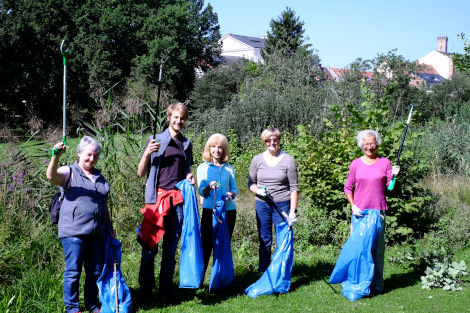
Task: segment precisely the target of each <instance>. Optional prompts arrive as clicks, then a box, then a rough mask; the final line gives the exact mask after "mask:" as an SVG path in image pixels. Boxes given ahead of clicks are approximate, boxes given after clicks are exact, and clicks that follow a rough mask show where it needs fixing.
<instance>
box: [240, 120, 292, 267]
mask: <svg viewBox="0 0 470 313" xmlns="http://www.w3.org/2000/svg"><path fill="white" fill-rule="evenodd" d="M281 137H282V134H281V132H280V131H279V130H278V129H276V128H268V129H265V130H264V131H263V133H262V134H261V141H262V142H263V143H264V145H265V147H266V151H265V152H263V153H260V154H258V155H256V156H255V157H254V158H253V160H252V161H251V165H250V174H249V179H248V188H250V190H251V192H253V193H254V194H255V195H256V199H255V200H256V201H255V209H256V223H257V226H258V238H259V242H260V245H259V267H258V273H259V274H260V275H261V274H262V273H264V271H266V269H267V268H268V266H269V263H270V262H271V243H272V226H273V224H274V225H277V224H279V223H282V222H283V221H284V219H283V218H282V216H281V215H280V214H279V213H278V212H277V210H276V209H275V208H274V207H273V206H272V205H270V204H269V203H268V202H266V191H267V192H268V193H269V194H270V195H271V197H272V198H273V199H274V202H276V204H277V205H278V206H279V208H280V209H281V210H282V211H284V212H286V213H287V214H288V215H289V220H290V223H291V224H295V223H296V222H297V220H296V213H297V202H298V198H299V183H298V176H297V166H296V165H295V161H294V158H292V156H290V155H289V154H287V153H285V152H284V151H282V150H281V149H280V141H281ZM262 186H264V187H265V188H266V189H264V188H261V187H262Z"/></svg>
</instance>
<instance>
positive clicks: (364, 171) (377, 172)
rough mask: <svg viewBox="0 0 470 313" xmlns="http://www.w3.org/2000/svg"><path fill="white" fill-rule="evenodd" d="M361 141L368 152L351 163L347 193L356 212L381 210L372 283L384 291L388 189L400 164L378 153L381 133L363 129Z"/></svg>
mask: <svg viewBox="0 0 470 313" xmlns="http://www.w3.org/2000/svg"><path fill="white" fill-rule="evenodd" d="M356 139H357V145H358V146H359V148H361V150H362V151H363V152H364V155H363V156H362V157H360V158H358V159H355V160H354V161H352V163H351V166H350V167H349V175H348V179H347V180H346V184H345V185H344V193H345V194H346V198H347V199H348V202H349V204H350V205H351V208H352V213H353V214H354V215H355V216H358V217H360V216H362V214H361V211H362V210H364V209H373V210H380V220H381V223H382V231H381V233H380V235H379V238H378V239H377V243H376V245H375V249H374V251H372V256H373V259H374V264H375V273H374V279H373V280H372V283H371V285H370V289H371V292H370V294H371V295H378V294H381V293H382V292H383V288H384V280H383V267H384V252H385V238H384V230H385V211H386V210H387V202H386V201H385V192H386V188H387V186H388V184H389V183H390V181H391V179H392V175H395V176H396V175H398V172H399V171H400V167H399V166H392V164H391V163H390V161H389V160H388V159H386V158H383V157H380V156H379V155H378V154H377V149H378V148H379V146H380V144H381V143H382V140H381V138H380V134H379V133H378V132H376V131H374V130H363V131H360V132H359V133H358V134H357V136H356Z"/></svg>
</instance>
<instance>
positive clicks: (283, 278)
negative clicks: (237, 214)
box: [245, 222, 294, 298]
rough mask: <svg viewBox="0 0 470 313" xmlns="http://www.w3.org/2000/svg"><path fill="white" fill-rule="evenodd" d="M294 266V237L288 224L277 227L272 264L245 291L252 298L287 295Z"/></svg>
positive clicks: (280, 224)
mask: <svg viewBox="0 0 470 313" xmlns="http://www.w3.org/2000/svg"><path fill="white" fill-rule="evenodd" d="M293 265H294V236H293V232H292V229H291V228H290V227H289V224H288V223H287V222H282V223H279V224H278V225H276V251H275V252H274V255H273V259H272V261H271V264H269V267H268V269H267V270H266V271H265V272H264V274H263V275H262V276H261V277H260V279H258V281H256V282H255V283H254V284H252V285H251V286H249V287H248V288H246V289H245V294H247V295H248V296H249V297H251V298H256V297H258V296H261V295H269V294H272V293H287V292H288V291H289V289H290V281H291V278H292V267H293Z"/></svg>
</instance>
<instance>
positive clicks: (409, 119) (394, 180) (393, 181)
mask: <svg viewBox="0 0 470 313" xmlns="http://www.w3.org/2000/svg"><path fill="white" fill-rule="evenodd" d="M410 107H411V108H410V114H408V121H406V126H405V131H404V132H403V138H402V139H401V144H400V149H398V155H397V161H396V162H395V165H398V162H399V160H400V154H401V149H402V148H403V143H404V142H405V137H406V131H407V130H408V125H409V124H410V121H411V114H412V113H413V104H410ZM396 180H397V177H396V176H395V175H394V176H393V177H392V181H391V182H390V184H388V190H389V191H392V190H393V188H395V182H396Z"/></svg>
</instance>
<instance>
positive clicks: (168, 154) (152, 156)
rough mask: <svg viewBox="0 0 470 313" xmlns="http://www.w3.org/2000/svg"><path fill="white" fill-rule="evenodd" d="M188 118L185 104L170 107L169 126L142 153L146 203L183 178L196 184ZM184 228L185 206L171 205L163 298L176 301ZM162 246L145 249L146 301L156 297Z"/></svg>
mask: <svg viewBox="0 0 470 313" xmlns="http://www.w3.org/2000/svg"><path fill="white" fill-rule="evenodd" d="M186 119H187V107H186V106H185V105H184V104H182V103H175V104H172V105H170V106H169V107H168V110H167V120H168V124H169V127H168V128H167V129H166V130H165V131H164V132H163V133H161V134H158V135H157V136H156V138H153V136H150V138H149V141H148V142H147V146H146V147H145V151H144V153H143V154H142V158H141V160H140V163H139V166H138V169H137V174H138V175H139V176H140V177H144V176H145V175H147V184H146V188H145V203H146V205H147V204H149V205H150V204H155V203H156V201H157V192H159V191H173V190H175V189H177V188H176V187H175V184H176V183H178V182H180V181H181V180H183V179H185V178H186V179H188V180H190V183H191V184H192V185H194V183H195V181H194V177H193V174H192V173H191V165H192V163H193V159H192V143H191V141H190V140H189V139H187V138H185V137H184V136H183V135H182V134H181V130H182V128H183V126H184V123H185V122H186ZM182 226H183V206H182V203H181V204H178V205H173V204H171V207H170V211H169V214H168V215H165V216H164V229H165V233H164V235H163V246H162V250H163V251H162V261H161V266H160V277H159V282H160V283H159V296H160V297H161V298H164V299H165V300H167V301H170V302H171V301H172V300H173V299H172V289H173V275H174V272H175V265H176V261H175V253H176V248H177V246H178V241H179V238H180V236H181V230H182ZM157 252H158V244H157V245H156V246H155V248H153V249H152V250H146V249H144V248H143V249H142V257H141V263H140V271H139V284H140V291H141V297H142V300H143V301H148V300H150V299H151V297H152V289H153V288H154V287H155V285H156V284H155V274H154V272H155V264H154V263H155V256H156V254H157Z"/></svg>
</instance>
